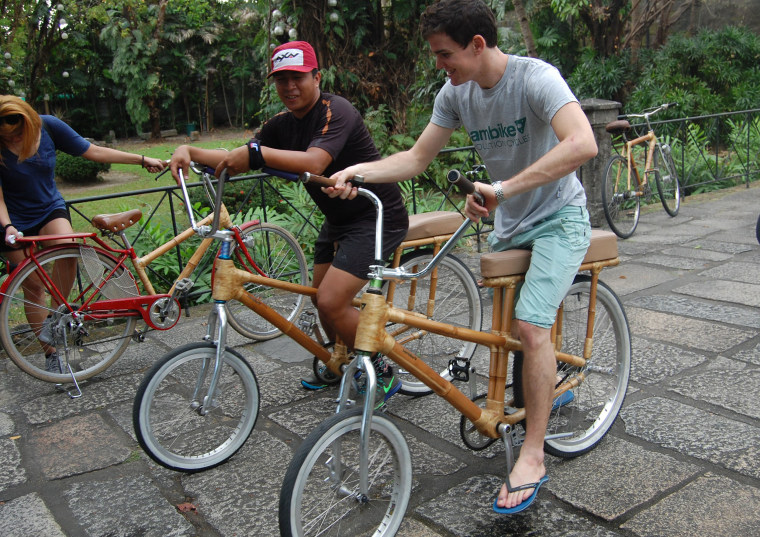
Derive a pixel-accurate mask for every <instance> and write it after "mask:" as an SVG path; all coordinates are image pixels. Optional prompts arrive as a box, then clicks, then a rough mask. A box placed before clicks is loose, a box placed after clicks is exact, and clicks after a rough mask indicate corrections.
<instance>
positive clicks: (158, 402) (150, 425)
mask: <svg viewBox="0 0 760 537" xmlns="http://www.w3.org/2000/svg"><path fill="white" fill-rule="evenodd" d="M215 362H216V346H215V345H213V344H212V343H192V344H190V345H186V346H184V347H180V348H178V349H175V350H173V351H171V352H170V353H169V354H167V355H166V356H164V357H163V358H162V359H161V360H159V361H158V362H157V363H156V364H155V365H154V366H153V367H152V368H151V370H150V371H148V373H147V374H146V375H145V378H144V379H143V381H142V382H141V383H140V387H139V388H138V389H137V395H136V397H135V402H134V406H133V409H132V421H133V424H134V428H135V433H136V435H137V441H138V442H139V443H140V446H141V447H142V448H143V450H145V452H146V453H147V454H148V455H150V457H151V458H152V459H153V460H154V461H156V462H157V463H159V464H160V465H162V466H165V467H166V468H169V469H171V470H182V471H186V472H195V471H198V470H205V469H207V468H212V467H214V466H217V465H219V464H221V463H223V462H224V461H226V460H227V459H229V458H230V457H232V456H233V455H234V454H235V453H237V451H238V450H239V449H240V448H241V447H243V444H245V442H246V440H248V437H249V436H250V434H251V431H253V427H254V426H255V425H256V419H257V418H258V415H259V385H258V381H257V380H256V375H255V374H254V372H253V369H251V366H250V365H249V364H248V362H246V361H245V359H244V358H243V357H242V356H241V355H240V354H238V353H237V352H235V351H233V350H231V349H226V350H225V351H224V354H223V363H222V368H221V371H220V373H219V380H218V383H217V386H216V390H215V391H214V394H213V396H212V398H211V401H210V402H209V401H208V400H207V396H208V388H209V381H210V380H211V377H212V374H213V372H214V364H215ZM201 405H203V409H205V411H206V413H202V412H201Z"/></svg>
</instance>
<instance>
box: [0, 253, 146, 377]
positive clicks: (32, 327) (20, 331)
mask: <svg viewBox="0 0 760 537" xmlns="http://www.w3.org/2000/svg"><path fill="white" fill-rule="evenodd" d="M85 249H87V251H86V252H85V251H84V250H85ZM83 255H86V256H87V257H86V258H85V259H87V268H86V267H85V261H84V260H83V257H82V256H83ZM37 260H38V262H39V265H40V267H41V269H40V268H38V267H37V265H35V264H34V263H32V262H30V263H28V264H26V265H23V266H22V267H21V268H20V269H19V271H18V272H17V273H15V274H14V275H13V279H12V280H11V281H10V282H7V288H6V296H4V297H3V300H2V303H0V341H2V345H3V348H4V349H5V350H6V352H7V353H8V356H9V357H10V359H11V360H12V361H13V362H14V363H15V364H16V365H17V366H18V367H19V368H21V369H22V370H23V371H24V372H26V373H28V374H29V375H31V376H33V377H35V378H37V379H39V380H43V381H46V382H55V383H63V382H67V381H68V382H70V381H71V375H70V374H69V372H68V366H71V369H72V370H73V371H74V378H75V379H76V380H77V381H81V380H85V379H88V378H91V377H93V376H95V375H97V374H98V373H101V372H102V371H104V370H105V369H107V368H108V367H109V366H110V365H111V364H112V363H113V362H115V361H116V360H117V359H118V358H119V356H121V354H122V353H123V352H124V350H125V349H126V348H127V346H128V345H129V342H130V339H131V337H132V336H133V335H134V332H135V325H136V324H137V317H121V318H110V319H106V320H96V319H92V318H90V317H88V316H87V312H86V311H85V310H82V309H81V308H80V306H81V304H84V303H87V302H88V301H90V300H93V299H96V300H97V299H99V298H98V297H101V298H116V297H115V296H110V297H109V296H103V293H106V292H108V293H109V294H110V293H111V291H113V292H119V293H123V296H138V295H139V294H140V292H139V289H138V287H137V284H136V283H135V279H134V276H133V275H132V273H131V272H130V271H129V270H128V269H127V268H126V267H124V266H123V265H122V266H121V267H119V268H118V269H117V265H118V262H117V261H116V260H115V259H114V258H113V257H112V256H111V255H110V254H109V253H107V252H106V251H104V250H101V249H100V248H95V247H92V246H87V245H81V246H54V247H52V248H49V249H48V250H47V251H43V252H41V253H40V254H39V255H37ZM65 260H71V261H70V262H71V263H72V265H73V264H74V263H76V272H75V273H74V283H73V284H72V288H71V291H70V292H69V293H68V296H67V297H66V300H67V303H66V304H64V305H61V306H60V307H59V308H53V307H51V306H50V304H52V302H51V296H50V293H49V292H48V291H47V290H46V289H45V290H43V295H42V296H43V298H42V299H41V300H39V299H35V300H36V301H33V300H32V299H27V298H25V292H24V287H27V288H29V287H30V286H31V285H33V284H34V282H35V281H39V280H38V279H39V274H40V273H39V272H38V271H39V270H42V271H44V272H45V273H47V274H48V275H51V278H52V274H53V267H54V265H55V264H56V263H57V262H59V261H62V262H65ZM114 270H116V272H114V274H113V275H112V277H111V278H109V280H108V281H107V282H106V283H105V284H103V286H102V289H101V291H98V290H97V285H95V286H93V279H94V280H95V283H96V284H97V283H99V282H98V279H100V281H102V279H103V278H104V277H105V276H106V275H108V274H110V273H111V272H112V271H114ZM30 282H31V283H30ZM37 287H39V286H37ZM96 293H97V295H96ZM93 297H94V298H93ZM74 310H76V316H77V319H76V322H72V321H74V320H75V319H74V316H73V315H72V314H71V311H74ZM28 314H31V315H32V320H30V319H28V317H27V315H28ZM48 314H51V315H53V319H54V320H55V324H56V325H57V326H60V327H61V328H62V330H60V331H58V334H57V339H56V340H55V349H56V351H57V352H58V354H59V355H60V358H61V362H62V365H63V367H64V370H65V371H66V372H65V373H51V372H48V371H46V370H45V352H46V350H47V351H49V350H50V347H48V348H47V349H46V348H45V347H44V346H43V345H42V344H41V343H40V341H39V340H38V338H37V334H38V333H39V332H40V330H41V328H42V322H43V321H44V320H45V317H47V315H48ZM74 326H77V327H78V329H75V328H74Z"/></svg>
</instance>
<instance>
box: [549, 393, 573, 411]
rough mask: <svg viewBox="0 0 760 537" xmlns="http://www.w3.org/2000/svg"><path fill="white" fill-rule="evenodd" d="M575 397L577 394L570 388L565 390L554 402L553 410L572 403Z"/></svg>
mask: <svg viewBox="0 0 760 537" xmlns="http://www.w3.org/2000/svg"><path fill="white" fill-rule="evenodd" d="M574 399H575V395H573V392H571V391H569V390H568V391H566V392H563V393H562V394H560V395H558V396H557V397H556V398H555V399H554V403H552V410H557V409H558V408H559V407H563V406H565V405H567V404H570V403H572V402H573V400H574Z"/></svg>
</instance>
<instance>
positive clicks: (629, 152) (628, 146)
mask: <svg viewBox="0 0 760 537" xmlns="http://www.w3.org/2000/svg"><path fill="white" fill-rule="evenodd" d="M644 142H649V151H647V158H646V162H645V163H644V178H643V180H642V178H641V175H640V174H639V167H638V166H637V165H636V163H635V162H634V159H633V148H634V147H635V146H637V145H640V144H643V143H644ZM656 144H657V136H655V134H654V131H653V130H649V132H647V133H646V134H645V135H643V136H639V137H638V138H634V139H633V140H629V141H627V142H626V143H625V154H626V158H627V160H628V189H629V190H630V189H631V170H633V173H634V176H635V177H636V185H637V188H636V196H643V195H644V189H643V187H644V185H646V184H647V183H649V179H648V175H649V174H650V173H651V172H653V171H654V168H653V167H652V160H653V159H654V148H655V146H656Z"/></svg>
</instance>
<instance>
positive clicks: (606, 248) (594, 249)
mask: <svg viewBox="0 0 760 537" xmlns="http://www.w3.org/2000/svg"><path fill="white" fill-rule="evenodd" d="M617 255H618V251H617V236H616V235H615V234H614V233H613V232H612V231H605V230H602V229H592V230H591V244H590V245H589V247H588V250H587V251H586V257H584V258H583V263H594V262H596V261H605V260H607V259H614V258H616V257H617ZM529 266H530V250H521V249H515V250H506V251H504V252H494V253H491V254H483V255H482V256H480V273H481V275H482V276H483V278H499V277H501V276H514V275H516V274H524V273H525V272H527V271H528V267H529ZM483 284H484V285H486V286H488V282H485V281H484V282H483Z"/></svg>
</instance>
